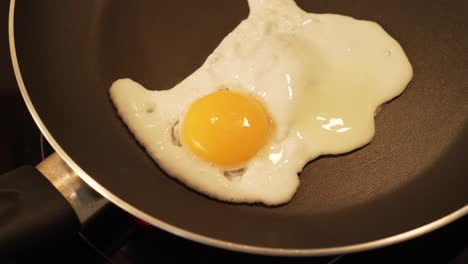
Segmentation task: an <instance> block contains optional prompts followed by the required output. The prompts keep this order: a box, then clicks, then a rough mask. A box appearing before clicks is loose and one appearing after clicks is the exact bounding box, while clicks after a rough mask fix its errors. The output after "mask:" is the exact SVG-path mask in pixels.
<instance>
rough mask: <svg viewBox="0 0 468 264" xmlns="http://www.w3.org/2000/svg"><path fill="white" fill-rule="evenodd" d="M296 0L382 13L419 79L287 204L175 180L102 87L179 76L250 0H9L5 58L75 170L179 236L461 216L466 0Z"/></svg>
mask: <svg viewBox="0 0 468 264" xmlns="http://www.w3.org/2000/svg"><path fill="white" fill-rule="evenodd" d="M297 2H298V4H299V5H300V6H301V7H302V8H303V9H305V10H306V11H309V12H315V13H338V14H343V15H349V16H353V17H356V18H359V19H366V20H372V21H376V22H378V23H379V24H381V25H382V26H383V27H384V29H385V30H386V31H387V32H389V33H390V34H391V35H392V36H393V37H394V38H396V39H397V40H398V41H399V42H400V43H401V45H402V46H403V48H404V49H405V52H406V53H407V55H408V57H409V59H410V61H411V63H412V65H413V67H414V78H413V80H412V82H411V83H410V85H409V86H408V87H407V89H406V91H405V92H404V93H403V94H402V95H401V96H400V97H398V98H397V99H396V100H393V101H392V102H390V103H389V104H387V105H386V106H385V107H384V108H383V109H382V111H381V112H380V113H379V114H378V116H377V117H376V135H375V138H374V139H373V141H372V142H371V143H370V144H369V145H368V146H366V147H364V148H362V149H359V150H356V151H354V152H352V153H348V154H345V155H339V156H325V157H321V158H319V159H317V160H315V161H313V162H310V163H309V164H308V165H307V166H306V167H305V168H304V170H303V171H302V173H301V175H300V181H301V185H300V187H299V189H298V191H297V193H296V195H295V196H294V198H293V199H292V200H291V201H290V202H289V203H288V204H286V205H282V206H277V207H266V206H262V205H257V204H255V205H247V204H230V203H224V202H220V201H217V200H213V199H210V198H208V197H206V196H204V195H202V194H200V193H197V192H194V191H192V190H191V189H189V188H186V187H185V186H184V185H182V184H180V183H179V182H178V181H176V180H174V179H172V178H171V177H169V176H168V175H166V174H165V173H164V171H162V170H161V169H160V168H159V167H158V166H157V164H156V163H155V162H154V161H152V160H151V158H150V157H149V156H148V155H147V154H146V152H145V150H144V149H143V148H142V147H140V145H139V144H138V143H137V142H136V141H135V139H134V138H133V136H132V135H131V133H130V132H129V131H128V129H127V128H126V127H125V125H124V124H123V123H122V122H121V120H120V119H119V117H118V115H117V113H116V111H115V109H114V107H113V105H112V103H111V101H110V99H109V94H108V91H109V87H110V85H111V83H112V82H113V81H115V80H116V79H119V78H123V77H129V78H132V79H134V80H136V81H138V82H140V83H141V84H142V85H143V86H145V87H148V88H150V89H168V88H170V87H172V86H174V85H175V84H177V83H178V82H180V81H181V80H182V79H184V78H185V77H186V76H187V75H189V74H190V73H191V72H192V71H194V70H195V69H196V68H197V67H198V66H199V65H201V64H202V62H203V61H204V59H205V58H206V56H207V55H208V54H210V53H211V51H212V50H213V49H214V48H215V47H216V46H217V44H218V43H219V42H220V41H221V40H222V38H223V37H224V36H225V35H226V34H227V33H229V32H230V31H231V30H232V29H233V28H234V27H235V26H236V25H237V24H238V23H239V22H240V21H241V20H242V19H244V18H246V16H247V14H248V6H247V2H246V1H244V0H239V1H215V0H203V1H202V0H200V1H143V0H140V1H110V0H98V1H96V0H82V1H72V0H64V1H52V0H49V1H48V0H43V1H26V0H16V1H15V0H12V1H11V6H10V25H9V33H10V46H11V53H12V62H13V65H14V68H15V74H16V77H17V80H18V84H19V87H20V89H21V92H22V95H23V97H24V99H25V102H26V104H27V106H28V108H29V111H30V112H31V114H32V116H33V118H34V120H35V121H36V123H37V125H38V126H39V128H40V129H41V131H42V133H43V134H44V135H45V137H46V138H47V140H48V141H49V142H50V144H51V145H52V146H53V148H54V149H55V150H56V152H57V153H58V155H59V156H60V157H61V158H62V159H63V160H64V161H65V163H66V164H67V165H68V166H69V167H70V168H71V169H72V171H73V172H74V173H76V175H78V176H79V177H80V178H81V179H82V181H84V182H85V183H86V184H87V185H88V186H89V187H90V188H92V189H93V190H95V191H96V192H97V193H99V194H100V195H102V196H103V197H105V198H106V199H107V200H108V201H110V202H112V203H114V204H116V205H117V206H119V207H121V208H123V209H124V210H126V211H128V212H129V213H131V214H133V215H134V216H136V217H138V218H141V219H142V220H144V221H146V222H148V223H150V224H152V225H154V226H156V227H159V228H161V229H164V230H166V231H168V232H171V233H173V234H176V235H179V236H182V237H185V238H187V239H190V240H194V241H198V242H200V243H204V244H208V245H212V246H216V247H221V248H225V249H229V250H236V251H243V252H251V253H258V254H270V255H290V256H314V255H329V254H341V253H348V252H356V251H362V250H369V249H373V248H378V247H383V246H387V245H390V244H394V243H398V242H401V241H404V240H408V239H411V238H414V237H416V236H420V235H422V234H425V233H427V232H430V231H432V230H434V229H437V228H439V227H441V226H443V225H446V224H448V223H450V222H452V221H454V220H455V219H457V218H460V217H462V216H464V215H466V214H467V213H468V177H467V176H466V173H467V168H468V165H467V164H468V160H467V152H466V150H467V149H468V144H467V143H468V141H467V139H468V138H467V132H468V125H467V120H468V101H467V99H468V96H467V95H468V94H467V91H468V76H467V74H466V73H467V70H468V52H466V48H467V47H468V34H467V30H468V28H467V26H468V18H467V16H466V10H468V2H466V1H462V0H459V1H441V0H438V1H423V0H416V1H403V0H395V1H369V0H357V1H338V0H327V1H322V0H316V1H297ZM54 160H55V163H56V164H58V163H60V162H57V158H54ZM40 171H41V172H45V174H47V170H44V169H42V170H41V169H40ZM49 171H53V169H49ZM26 172H27V170H26ZM26 172H25V170H21V174H26ZM69 173H72V172H70V171H69ZM33 174H34V173H33ZM23 176H24V175H23ZM25 177H26V176H25ZM34 177H40V176H37V175H35V176H34ZM37 188H39V187H37ZM75 209H76V208H75ZM60 212H61V213H59V214H56V215H61V216H62V218H63V219H65V220H66V219H68V218H67V217H63V215H66V214H68V213H67V211H66V210H65V211H63V210H62V211H60ZM65 220H63V221H65ZM61 221H62V220H60V221H58V220H57V221H56V222H54V223H60V222H61ZM63 221H62V222H63ZM55 230H60V227H59V226H58V225H56V228H55ZM0 240H1V239H0Z"/></svg>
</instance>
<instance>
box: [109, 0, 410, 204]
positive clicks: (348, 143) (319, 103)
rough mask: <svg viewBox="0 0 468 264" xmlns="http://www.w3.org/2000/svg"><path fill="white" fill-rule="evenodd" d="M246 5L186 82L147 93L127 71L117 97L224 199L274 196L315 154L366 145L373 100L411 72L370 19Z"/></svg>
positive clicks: (181, 171)
mask: <svg viewBox="0 0 468 264" xmlns="http://www.w3.org/2000/svg"><path fill="white" fill-rule="evenodd" d="M248 2H249V6H250V14H249V16H248V18H247V19H245V20H243V21H242V22H241V23H240V24H239V25H238V26H237V27H236V28H235V29H234V30H233V31H232V32H231V33H230V34H228V35H227V36H226V37H225V38H224V39H223V41H222V42H221V43H220V44H219V46H218V47H217V48H216V49H215V50H214V51H213V52H212V54H210V55H209V56H208V58H207V60H206V61H205V63H204V64H203V65H202V66H201V67H200V68H199V69H198V70H196V71H195V72H194V73H192V74H191V75H190V76H188V77H187V78H186V79H184V80H183V81H181V82H180V83H179V84H178V85H176V86H175V87H173V88H172V89H170V90H167V91H149V90H147V89H145V88H144V87H142V86H141V85H139V84H138V83H137V82H135V81H133V80H130V79H120V80H117V81H115V82H114V83H113V85H112V87H111V89H110V95H111V98H112V101H113V103H114V105H115V107H116V109H117V110H118V113H119V115H120V116H121V118H122V120H123V121H124V122H125V124H126V125H127V126H128V128H129V129H130V130H131V132H132V133H133V135H134V136H135V138H136V139H137V140H138V141H139V142H140V143H141V144H142V145H143V146H144V147H145V149H146V150H147V151H148V153H149V154H150V156H151V157H152V158H153V159H154V160H155V161H156V162H157V163H158V164H159V165H160V167H161V168H162V169H163V170H165V171H166V172H167V174H169V175H171V176H172V177H175V178H177V179H178V180H180V181H181V182H183V183H184V184H186V185H187V186H190V187H191V188H193V189H195V190H197V191H199V192H201V193H204V194H206V195H208V196H210V197H213V198H216V199H219V200H223V201H230V202H245V203H254V202H261V203H264V204H267V205H278V204H282V203H286V202H288V201H289V200H290V199H291V198H292V197H293V196H294V194H295V192H296V190H297V188H298V186H299V177H298V172H300V171H301V170H302V169H303V167H304V166H305V164H306V163H307V162H309V161H311V160H313V159H315V158H317V157H318V156H320V155H323V154H340V153H345V152H349V151H351V150H354V149H356V148H359V147H362V146H364V145H366V144H367V143H369V142H370V141H371V139H372V138H373V136H374V115H375V112H376V109H378V107H380V106H381V105H382V104H383V103H385V102H387V101H389V100H390V99H392V98H394V97H396V96H397V95H399V94H400V93H402V92H403V90H404V89H405V87H406V86H407V84H408V82H409V81H410V79H411V78H412V74H413V72H412V67H411V64H410V62H409V61H408V59H407V57H406V55H405V53H404V51H403V50H402V48H401V46H400V45H399V43H398V42H397V41H396V40H395V39H393V38H392V37H391V36H389V35H388V34H387V33H386V32H385V31H384V30H383V29H382V28H381V27H380V26H379V25H378V24H376V23H374V22H369V21H362V20H356V19H354V18H351V17H347V16H342V15H335V14H314V13H307V12H305V11H303V10H301V9H300V8H299V7H298V6H297V5H296V4H295V2H294V1H292V0H249V1H248ZM156 88H157V87H156Z"/></svg>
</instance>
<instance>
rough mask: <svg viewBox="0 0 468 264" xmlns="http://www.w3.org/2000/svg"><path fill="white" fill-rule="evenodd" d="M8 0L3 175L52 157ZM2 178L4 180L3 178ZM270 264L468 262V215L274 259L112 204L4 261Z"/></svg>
mask: <svg viewBox="0 0 468 264" xmlns="http://www.w3.org/2000/svg"><path fill="white" fill-rule="evenodd" d="M8 4H9V3H8V1H1V2H0V19H1V21H0V58H2V59H1V60H0V73H1V74H0V120H2V122H3V124H4V125H3V127H2V129H0V140H1V142H2V144H1V145H2V147H1V148H0V174H1V173H4V172H6V171H8V170H11V169H13V168H15V167H18V166H20V165H24V164H37V163H39V162H40V161H41V160H42V159H43V158H44V157H45V156H47V155H49V154H50V153H52V149H51V147H50V146H49V145H48V144H47V142H45V140H44V139H43V138H42V136H41V134H40V132H39V130H38V129H37V127H36V126H35V124H34V122H33V120H32V118H31V117H30V115H29V112H28V111H27V109H26V106H25V105H24V103H23V100H22V98H21V95H20V93H19V90H18V88H17V86H16V81H15V78H14V74H13V71H12V68H11V64H10V61H9V58H10V56H9V52H8V43H7V41H6V40H7V39H8V37H7V26H6V25H7V17H8V16H7V11H8ZM0 177H1V176H0ZM186 258H188V259H189V260H201V261H206V260H214V261H217V260H229V261H235V262H241V261H249V262H250V261H254V262H255V261H261V262H263V261H268V262H269V263H312V264H313V263H330V264H331V263H338V264H344V263H355V262H357V263H362V262H364V263H365V262H371V263H387V262H388V263H402V262H410V261H411V262H413V261H414V262H417V263H450V264H462V263H463V264H466V263H468V217H464V218H462V219H460V220H458V221H456V222H454V223H452V224H450V225H448V226H446V227H444V228H442V229H439V230H437V231H435V232H432V233H430V234H427V235H425V236H422V237H419V238H417V239H414V240H411V241H408V242H404V243H401V244H398V245H394V246H391V247H387V248H383V249H378V250H373V251H368V252H363V253H357V254H349V255H343V256H331V257H320V258H274V257H264V256H256V255H248V254H240V253H235V252H230V251H226V250H221V249H216V248H212V247H209V246H204V245H201V244H198V243H195V242H191V241H188V240H185V239H182V238H180V237H176V236H174V235H172V234H169V233H166V232H165V231H162V230H159V229H156V228H151V227H148V226H146V225H144V224H142V223H141V222H139V221H138V220H136V219H134V218H133V217H132V216H130V215H128V214H127V213H125V212H124V211H122V210H120V209H119V208H117V207H115V206H112V205H111V206H109V207H108V208H106V209H104V211H103V212H102V213H101V214H100V215H99V216H98V217H96V218H95V219H94V220H92V221H91V222H90V223H89V224H88V225H87V226H85V227H83V230H82V232H80V233H78V234H76V236H75V237H73V238H71V239H70V240H68V241H64V242H63V243H61V246H58V247H54V248H49V249H47V250H41V251H38V252H32V253H31V254H28V255H25V256H22V257H21V258H20V259H15V260H8V261H4V260H0V262H1V263H33V261H34V263H37V262H40V261H43V262H47V263H113V264H133V263H154V262H156V261H165V260H170V261H172V262H174V261H179V260H180V261H182V260H183V259H184V260H185V259H186Z"/></svg>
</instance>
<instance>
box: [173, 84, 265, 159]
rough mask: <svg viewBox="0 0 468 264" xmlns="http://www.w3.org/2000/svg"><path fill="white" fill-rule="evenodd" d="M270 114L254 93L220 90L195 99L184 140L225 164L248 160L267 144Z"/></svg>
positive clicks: (203, 155) (206, 156)
mask: <svg viewBox="0 0 468 264" xmlns="http://www.w3.org/2000/svg"><path fill="white" fill-rule="evenodd" d="M269 127H270V118H269V116H268V115H267V113H266V111H265V110H264V108H263V106H262V104H261V103H260V102H259V101H258V100H256V99H255V98H253V97H250V96H247V95H244V94H241V93H237V92H232V91H229V90H220V91H217V92H214V93H212V94H209V95H207V96H204V97H202V98H200V99H198V100H196V101H195V102H194V103H193V104H192V105H191V106H190V108H189V109H188V111H187V113H186V116H185V119H184V121H183V124H182V130H181V137H182V142H183V144H184V145H185V146H186V147H188V148H189V149H190V150H191V151H192V152H193V153H195V154H196V155H197V156H198V157H200V158H201V159H203V160H206V161H208V162H211V163H213V164H215V165H219V166H222V167H235V166H238V165H241V164H242V163H244V162H246V161H248V160H249V159H250V158H251V157H253V156H254V155H255V154H256V153H257V152H258V151H259V149H260V148H261V147H262V146H263V145H264V144H265V142H266V141H267V138H268V134H269V132H268V130H269Z"/></svg>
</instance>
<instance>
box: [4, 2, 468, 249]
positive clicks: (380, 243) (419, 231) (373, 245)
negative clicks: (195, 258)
mask: <svg viewBox="0 0 468 264" xmlns="http://www.w3.org/2000/svg"><path fill="white" fill-rule="evenodd" d="M15 4H16V0H10V7H9V15H8V41H9V46H10V57H11V62H12V65H13V70H14V73H15V78H16V81H17V84H18V87H19V90H20V92H21V95H22V97H23V100H24V102H25V104H26V106H27V108H28V111H29V113H30V114H31V116H32V117H33V120H34V122H35V123H36V125H37V126H38V128H39V130H40V131H41V133H42V134H43V135H44V137H45V138H46V139H47V141H48V142H49V143H50V145H51V146H52V147H53V148H54V150H55V151H56V152H57V154H58V155H59V156H60V157H61V158H62V159H63V160H64V161H65V162H66V163H67V165H68V166H69V167H70V168H71V169H73V171H74V172H75V173H76V174H77V175H78V176H79V177H80V178H81V179H82V180H83V181H84V182H86V184H88V185H89V186H90V187H91V188H93V189H94V190H95V191H96V192H98V193H99V194H100V195H102V196H103V197H105V198H106V199H107V200H109V201H110V202H112V203H113V204H115V205H117V206H118V207H120V208H121V209H123V210H124V211H127V212H128V213H130V214H132V215H134V216H135V217H137V218H140V219H141V220H143V221H146V222H148V223H149V224H151V225H153V226H155V227H157V228H160V229H162V230H164V231H167V232H169V233H171V234H173V235H176V236H179V237H182V238H185V239H188V240H192V241H195V242H199V243H201V244H205V245H209V246H213V247H217V248H222V249H226V250H232V251H238V252H244V253H252V254H259V255H269V256H293V257H294V256H295V257H301V256H302V257H305V256H330V255H341V254H348V253H355V252H362V251H367V250H372V249H377V248H382V247H386V246H390V245H394V244H397V243H400V242H404V241H407V240H410V239H413V238H416V237H419V236H422V235H424V234H427V233H430V232H432V231H434V230H437V229H439V228H441V227H443V226H445V225H448V224H449V223H452V222H454V221H455V220H457V219H460V218H462V217H463V216H465V215H468V205H465V206H463V207H461V208H459V209H458V210H456V211H454V212H452V213H450V214H448V215H446V216H443V217H441V218H439V219H437V220H435V221H433V222H430V223H428V224H425V225H422V226H420V227H417V228H415V229H412V230H409V231H405V232H402V233H400V234H396V235H392V236H389V237H386V238H382V239H378V240H373V241H368V242H363V243H357V244H351V245H346V246H338V247H324V248H297V249H294V248H274V247H260V246H254V245H246V244H240V243H233V242H229V241H226V240H221V239H216V238H212V237H208V236H204V235H202V234H198V233H195V232H192V231H188V230H185V229H182V228H179V227H177V226H174V225H171V224H170V223H167V222H164V221H162V220H159V219H158V218H156V217H154V216H151V215H149V214H147V213H145V212H143V211H141V210H139V209H138V208H136V207H134V206H133V205H131V204H129V203H127V202H126V201H124V200H122V199H120V198H119V197H117V196H116V195H114V194H113V193H112V192H111V191H109V190H107V189H106V188H104V186H102V185H100V184H99V183H98V182H97V181H95V180H94V179H93V178H92V177H91V176H90V175H88V174H87V173H86V172H85V171H84V170H83V169H82V168H81V167H80V166H79V165H78V164H77V163H76V162H75V161H74V160H73V159H72V158H71V157H70V156H69V155H68V154H67V153H66V152H65V151H64V150H63V149H62V148H61V146H60V145H59V144H58V142H57V141H56V140H55V139H54V137H53V136H52V134H51V133H50V132H49V131H48V129H47V128H46V127H45V125H44V123H43V122H42V120H41V118H40V117H39V115H38V113H37V111H36V109H35V107H34V105H33V103H32V101H31V99H30V97H29V94H28V92H27V89H26V85H25V84H24V81H23V78H22V75H21V71H20V68H19V62H18V58H17V54H16V45H15V37H14V13H15Z"/></svg>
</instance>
